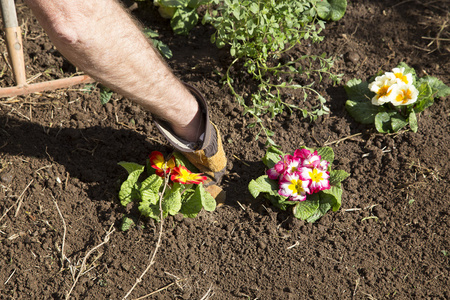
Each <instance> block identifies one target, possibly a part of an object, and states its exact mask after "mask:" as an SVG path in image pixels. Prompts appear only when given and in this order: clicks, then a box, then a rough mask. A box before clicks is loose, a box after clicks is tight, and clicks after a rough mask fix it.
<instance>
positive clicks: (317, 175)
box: [309, 169, 323, 182]
mask: <svg viewBox="0 0 450 300" xmlns="http://www.w3.org/2000/svg"><path fill="white" fill-rule="evenodd" d="M309 176H310V177H311V180H312V181H314V182H320V181H322V180H323V177H322V172H319V171H317V169H313V170H312V172H309Z"/></svg>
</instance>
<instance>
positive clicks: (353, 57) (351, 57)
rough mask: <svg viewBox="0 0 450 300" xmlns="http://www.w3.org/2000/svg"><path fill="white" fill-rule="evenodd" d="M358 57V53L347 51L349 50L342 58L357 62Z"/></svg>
mask: <svg viewBox="0 0 450 300" xmlns="http://www.w3.org/2000/svg"><path fill="white" fill-rule="evenodd" d="M359 59H360V56H359V54H358V53H357V52H355V51H349V52H347V53H346V54H345V56H344V60H345V61H346V62H352V63H354V64H357V63H358V61H359Z"/></svg>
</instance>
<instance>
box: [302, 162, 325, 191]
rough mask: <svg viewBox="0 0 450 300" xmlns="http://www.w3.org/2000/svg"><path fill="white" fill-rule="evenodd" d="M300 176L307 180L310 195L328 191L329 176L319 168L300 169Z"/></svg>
mask: <svg viewBox="0 0 450 300" xmlns="http://www.w3.org/2000/svg"><path fill="white" fill-rule="evenodd" d="M300 174H301V176H302V177H303V178H305V179H307V180H309V182H310V184H309V190H310V194H312V193H317V192H319V191H323V190H328V189H330V188H331V186H330V181H329V180H328V179H329V178H330V174H329V173H328V172H327V171H324V170H321V169H319V168H312V169H311V168H306V167H305V168H302V169H301V170H300Z"/></svg>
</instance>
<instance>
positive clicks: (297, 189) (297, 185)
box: [288, 179, 305, 195]
mask: <svg viewBox="0 0 450 300" xmlns="http://www.w3.org/2000/svg"><path fill="white" fill-rule="evenodd" d="M302 184H303V181H302V180H300V179H298V180H292V181H291V184H290V185H289V187H288V188H289V189H290V190H291V191H292V193H293V194H297V195H300V194H301V193H303V192H304V191H305V189H304V188H303V186H302Z"/></svg>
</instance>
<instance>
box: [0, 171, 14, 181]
mask: <svg viewBox="0 0 450 300" xmlns="http://www.w3.org/2000/svg"><path fill="white" fill-rule="evenodd" d="M13 178H14V175H13V173H11V172H2V173H0V181H1V182H3V183H11V182H12V180H13Z"/></svg>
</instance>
